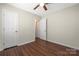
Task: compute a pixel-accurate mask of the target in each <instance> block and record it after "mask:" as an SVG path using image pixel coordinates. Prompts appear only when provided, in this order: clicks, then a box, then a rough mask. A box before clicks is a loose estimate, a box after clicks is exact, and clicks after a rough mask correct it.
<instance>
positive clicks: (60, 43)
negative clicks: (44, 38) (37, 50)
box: [48, 40, 79, 50]
mask: <svg viewBox="0 0 79 59" xmlns="http://www.w3.org/2000/svg"><path fill="white" fill-rule="evenodd" d="M48 41H49V40H48ZM49 42H51V41H49ZM52 42H54V43H56V44H59V45H62V46H66V47H69V48H72V49H75V50H79V47H78V48H77V47H73V46H70V45H67V44H63V43H59V42H55V41H52Z"/></svg>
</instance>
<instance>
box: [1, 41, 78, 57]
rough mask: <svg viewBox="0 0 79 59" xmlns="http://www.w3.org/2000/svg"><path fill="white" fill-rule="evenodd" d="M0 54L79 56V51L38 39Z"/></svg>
mask: <svg viewBox="0 0 79 59" xmlns="http://www.w3.org/2000/svg"><path fill="white" fill-rule="evenodd" d="M0 56H79V51H78V50H75V49H71V48H68V47H64V46H62V45H58V44H55V43H51V42H48V41H45V40H41V39H36V41H35V42H31V43H28V44H25V45H22V46H18V47H13V48H10V49H5V50H3V51H1V52H0Z"/></svg>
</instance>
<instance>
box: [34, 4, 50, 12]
mask: <svg viewBox="0 0 79 59" xmlns="http://www.w3.org/2000/svg"><path fill="white" fill-rule="evenodd" d="M47 4H48V3H40V4H38V5H37V6H36V7H34V10H36V9H37V8H38V7H39V6H41V7H43V8H44V10H45V11H46V10H48V9H47V7H46V5H47Z"/></svg>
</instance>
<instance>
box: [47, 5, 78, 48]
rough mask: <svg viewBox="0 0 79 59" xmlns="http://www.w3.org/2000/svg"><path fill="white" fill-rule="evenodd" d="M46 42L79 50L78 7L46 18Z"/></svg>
mask: <svg viewBox="0 0 79 59" xmlns="http://www.w3.org/2000/svg"><path fill="white" fill-rule="evenodd" d="M47 19H48V20H47V21H48V22H47V23H48V25H47V27H48V28H47V32H48V34H47V35H48V36H47V40H48V41H51V42H55V43H58V44H62V45H65V46H69V47H72V48H76V49H79V5H75V6H73V7H70V8H65V9H63V10H61V11H58V12H55V13H51V14H49V15H48V16H47Z"/></svg>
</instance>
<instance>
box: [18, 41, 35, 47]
mask: <svg viewBox="0 0 79 59" xmlns="http://www.w3.org/2000/svg"><path fill="white" fill-rule="evenodd" d="M34 41H35V40H32V41H29V42H23V43H20V44H17V46H21V45H24V44H27V43H31V42H34Z"/></svg>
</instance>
